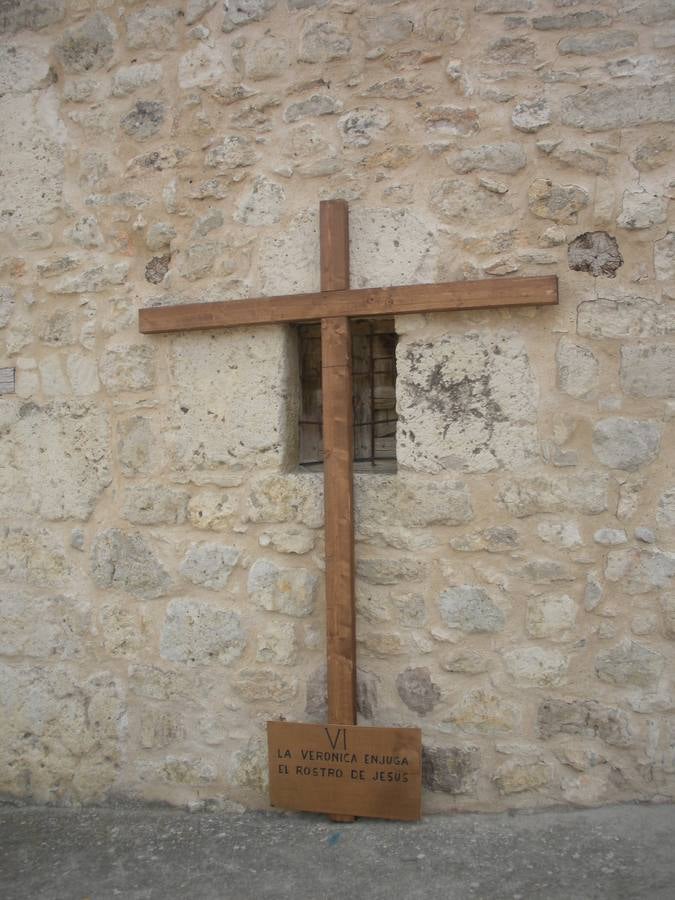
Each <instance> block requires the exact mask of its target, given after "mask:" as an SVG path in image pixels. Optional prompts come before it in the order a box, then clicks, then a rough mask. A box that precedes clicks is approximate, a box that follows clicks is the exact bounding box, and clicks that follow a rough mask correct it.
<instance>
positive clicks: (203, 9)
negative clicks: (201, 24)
mask: <svg viewBox="0 0 675 900" xmlns="http://www.w3.org/2000/svg"><path fill="white" fill-rule="evenodd" d="M217 2H218V0H188V3H187V6H186V8H185V24H186V25H194V23H195V22H198V21H199V19H201V17H202V16H203V15H204V13H207V12H208V11H209V10H210V9H213V7H214V6H215V5H216V3H217Z"/></svg>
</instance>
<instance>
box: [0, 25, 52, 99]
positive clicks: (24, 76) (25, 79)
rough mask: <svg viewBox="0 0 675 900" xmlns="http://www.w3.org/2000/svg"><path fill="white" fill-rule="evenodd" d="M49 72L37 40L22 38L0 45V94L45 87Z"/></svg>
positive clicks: (47, 62)
mask: <svg viewBox="0 0 675 900" xmlns="http://www.w3.org/2000/svg"><path fill="white" fill-rule="evenodd" d="M0 15H1V14H0ZM51 74H52V73H50V69H49V60H48V59H47V57H46V55H45V53H44V46H43V45H42V44H41V43H39V42H38V41H28V40H26V39H25V38H24V39H23V40H20V41H11V42H9V41H7V42H5V43H3V45H2V46H1V47H0V96H2V95H3V94H8V93H9V94H25V93H26V92H28V91H34V90H37V89H38V88H44V87H47V85H48V84H49V83H50V75H51Z"/></svg>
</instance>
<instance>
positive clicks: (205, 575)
mask: <svg viewBox="0 0 675 900" xmlns="http://www.w3.org/2000/svg"><path fill="white" fill-rule="evenodd" d="M239 556H240V551H239V550H238V549H237V548H236V547H228V546H227V545H226V544H217V543H214V542H211V541H202V542H200V543H198V544H191V545H190V548H189V550H188V551H187V553H186V554H185V557H184V559H183V561H182V562H181V564H180V573H181V575H183V576H184V577H185V578H187V579H188V580H189V581H191V582H192V583H193V584H200V585H202V586H203V587H207V588H211V589H212V590H214V591H217V590H221V589H222V588H224V587H225V585H226V584H227V582H228V579H229V577H230V575H231V574H232V569H233V568H234V567H235V566H236V564H237V561H238V559H239Z"/></svg>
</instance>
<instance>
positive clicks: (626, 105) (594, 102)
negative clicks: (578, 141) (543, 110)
mask: <svg viewBox="0 0 675 900" xmlns="http://www.w3.org/2000/svg"><path fill="white" fill-rule="evenodd" d="M674 99H675V83H673V82H666V83H665V84H656V85H654V84H649V85H646V84H644V85H643V84H635V85H629V86H628V87H614V86H611V87H595V86H594V87H589V88H586V90H584V91H582V92H581V93H579V94H572V95H570V96H568V97H565V98H563V101H562V103H561V106H560V111H561V118H562V123H563V125H572V126H573V127H575V128H583V130H584V131H608V130H611V129H612V128H633V127H635V126H638V125H647V124H652V123H654V124H658V123H665V122H673V121H675V102H674Z"/></svg>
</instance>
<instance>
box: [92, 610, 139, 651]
mask: <svg viewBox="0 0 675 900" xmlns="http://www.w3.org/2000/svg"><path fill="white" fill-rule="evenodd" d="M99 627H100V632H99V633H100V636H101V643H102V644H103V647H104V649H105V651H106V653H109V654H110V656H121V657H132V658H133V657H136V656H137V654H138V652H139V651H140V649H141V647H142V646H143V640H144V635H143V634H142V633H141V629H140V628H139V625H138V622H137V619H136V615H135V613H134V611H132V610H129V609H127V608H126V607H125V606H123V605H122V604H120V603H105V604H104V605H103V606H102V607H101V612H100V614H99Z"/></svg>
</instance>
